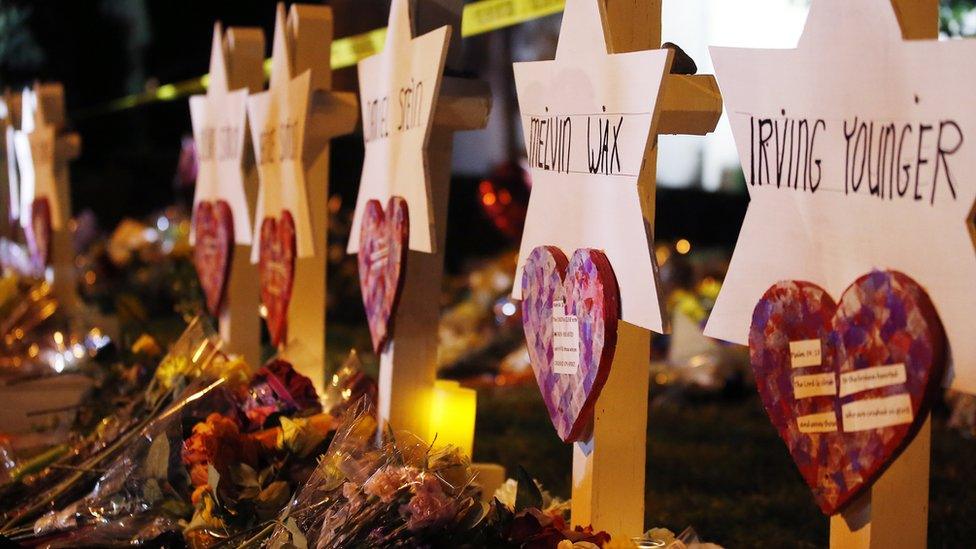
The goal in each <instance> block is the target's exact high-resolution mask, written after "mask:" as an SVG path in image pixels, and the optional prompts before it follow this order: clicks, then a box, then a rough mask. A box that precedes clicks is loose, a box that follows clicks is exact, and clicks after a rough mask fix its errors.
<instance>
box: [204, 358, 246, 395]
mask: <svg viewBox="0 0 976 549" xmlns="http://www.w3.org/2000/svg"><path fill="white" fill-rule="evenodd" d="M207 374H209V375H212V376H214V377H222V378H224V379H226V380H227V385H228V386H229V387H231V388H237V387H242V386H244V385H247V384H248V383H249V382H250V381H251V367H250V366H248V364H247V362H245V361H244V359H243V358H241V357H239V356H232V357H230V358H224V357H217V358H215V359H214V360H213V362H211V363H210V366H209V367H208V368H207Z"/></svg>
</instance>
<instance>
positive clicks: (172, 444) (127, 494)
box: [33, 378, 226, 546]
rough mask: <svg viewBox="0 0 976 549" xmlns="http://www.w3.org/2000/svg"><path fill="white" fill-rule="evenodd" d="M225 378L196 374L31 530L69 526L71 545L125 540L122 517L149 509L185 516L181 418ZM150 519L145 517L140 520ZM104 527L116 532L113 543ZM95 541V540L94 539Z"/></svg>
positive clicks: (130, 535)
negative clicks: (76, 494)
mask: <svg viewBox="0 0 976 549" xmlns="http://www.w3.org/2000/svg"><path fill="white" fill-rule="evenodd" d="M225 383H226V380H225V379H224V378H218V379H216V380H213V381H210V380H206V379H197V380H195V381H193V382H192V383H190V385H189V386H187V387H186V389H185V390H184V391H183V392H182V393H181V394H180V395H179V396H178V398H177V399H176V400H175V401H174V402H173V403H172V404H171V405H169V406H167V407H165V408H164V409H163V410H162V411H161V413H159V414H158V415H157V416H156V417H154V418H153V419H152V420H151V421H150V422H149V423H148V424H147V425H146V426H145V427H144V428H142V429H140V430H139V432H138V433H137V435H136V436H135V437H132V438H131V439H130V440H129V441H128V443H127V444H126V446H125V448H124V450H122V452H121V453H120V454H119V455H117V456H116V457H115V458H114V459H112V460H111V461H110V462H109V463H107V465H106V466H105V467H104V473H102V474H101V475H100V476H99V477H98V479H97V481H96V482H95V487H94V489H93V490H92V491H91V492H90V493H88V494H87V495H86V496H84V497H83V498H81V499H79V500H77V501H75V502H74V503H71V504H70V505H67V506H66V507H64V508H63V509H61V510H59V511H50V512H48V513H47V514H45V515H43V516H42V517H40V518H39V519H38V520H36V521H35V522H34V525H33V535H34V536H44V535H50V534H52V533H56V532H60V531H71V533H70V535H69V536H68V538H69V539H70V542H69V541H64V543H66V544H67V545H68V546H71V545H95V544H106V545H113V544H115V543H124V542H126V541H127V540H130V539H132V538H133V536H134V535H135V532H132V531H130V530H128V529H120V528H119V527H118V525H117V524H116V523H117V521H118V520H119V519H120V518H122V517H129V518H130V519H131V518H132V517H137V516H141V515H144V514H147V513H148V514H151V515H153V516H154V517H162V518H163V519H169V520H172V521H176V520H177V519H180V518H183V517H185V516H188V515H189V513H190V510H191V509H190V506H189V504H188V503H187V500H188V497H187V496H188V494H189V492H190V479H189V477H188V475H187V474H186V471H185V469H184V468H183V467H181V466H180V463H179V456H180V442H181V440H182V422H183V420H184V416H185V415H186V414H192V413H193V409H194V408H195V407H196V406H198V405H199V404H200V403H201V402H202V401H203V400H205V399H208V398H214V397H216V398H218V399H219V398H220V391H219V389H220V388H221V386H222V385H224V384H225ZM145 522H152V520H151V519H145V520H143V521H141V522H140V524H142V523H145ZM109 532H114V534H113V535H117V536H119V537H118V538H117V539H116V540H115V543H109V542H108V541H107V539H106V537H107V536H108V534H109ZM96 541H97V542H98V543H96Z"/></svg>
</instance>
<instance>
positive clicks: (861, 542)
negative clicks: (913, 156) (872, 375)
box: [830, 0, 939, 549]
mask: <svg viewBox="0 0 976 549" xmlns="http://www.w3.org/2000/svg"><path fill="white" fill-rule="evenodd" d="M891 5H892V8H894V10H895V15H896V16H897V17H898V24H899V25H900V26H901V34H902V37H903V38H905V39H906V40H924V39H929V40H934V39H937V38H938V37H939V2H938V1H937V0H891ZM931 446H932V418H931V417H929V418H928V419H926V420H925V424H924V425H923V426H922V428H921V429H919V431H918V434H916V435H915V438H914V439H913V440H912V442H911V443H909V445H908V447H907V448H906V449H905V451H904V452H902V454H901V455H900V456H898V459H896V460H895V462H894V463H892V464H891V466H890V467H889V468H888V470H887V471H885V473H884V474H883V475H881V478H879V479H878V480H877V481H875V483H874V485H873V486H871V488H870V489H869V490H868V491H867V492H865V493H864V494H863V495H862V496H860V497H859V498H857V499H856V500H854V501H852V502H851V503H850V504H849V505H848V507H847V508H846V510H845V511H844V512H842V513H840V514H837V515H834V516H832V517H830V547H831V549H881V548H886V547H902V548H905V549H913V548H924V547H926V545H927V535H928V518H929V462H930V454H931V451H930V450H931Z"/></svg>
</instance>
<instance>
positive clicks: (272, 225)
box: [258, 211, 295, 347]
mask: <svg viewBox="0 0 976 549" xmlns="http://www.w3.org/2000/svg"><path fill="white" fill-rule="evenodd" d="M258 276H259V277H260V282H261V304H262V305H264V308H265V310H266V314H265V322H266V323H267V325H268V333H269V334H270V335H271V343H272V344H273V345H274V346H275V347H277V346H279V345H281V344H282V343H284V342H285V338H286V336H287V334H288V304H289V303H291V292H292V289H293V286H294V282H295V221H294V219H292V216H291V213H289V212H287V211H284V212H282V213H281V219H279V220H276V219H275V218H273V217H266V218H264V220H263V221H262V222H261V247H260V250H259V253H258Z"/></svg>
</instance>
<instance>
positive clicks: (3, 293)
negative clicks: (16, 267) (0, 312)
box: [0, 273, 18, 308]
mask: <svg viewBox="0 0 976 549" xmlns="http://www.w3.org/2000/svg"><path fill="white" fill-rule="evenodd" d="M17 281H18V280H17V275H16V274H13V273H11V274H8V275H6V276H4V277H2V278H0V308H3V307H5V306H6V305H7V302H8V301H10V300H11V299H13V298H15V297H17Z"/></svg>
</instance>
